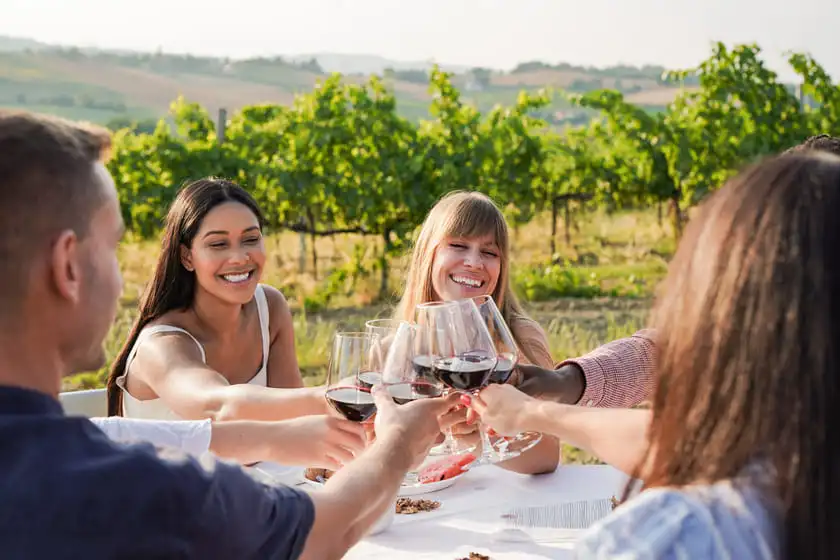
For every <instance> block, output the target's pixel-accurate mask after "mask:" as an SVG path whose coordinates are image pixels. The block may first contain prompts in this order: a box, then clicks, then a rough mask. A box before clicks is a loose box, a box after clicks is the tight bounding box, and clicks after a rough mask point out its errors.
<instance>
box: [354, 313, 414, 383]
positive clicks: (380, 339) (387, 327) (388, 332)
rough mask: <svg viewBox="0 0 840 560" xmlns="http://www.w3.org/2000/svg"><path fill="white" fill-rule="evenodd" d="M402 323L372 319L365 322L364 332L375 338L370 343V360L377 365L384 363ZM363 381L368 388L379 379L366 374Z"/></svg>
mask: <svg viewBox="0 0 840 560" xmlns="http://www.w3.org/2000/svg"><path fill="white" fill-rule="evenodd" d="M403 322H404V321H400V320H397V319H372V320H370V321H367V322H365V332H367V333H369V334H371V335H373V336H374V337H375V338H374V340H373V341H372V347H371V352H372V353H373V356H372V359H373V360H375V361H378V362H379V363H384V361H385V357H386V356H387V354H388V348H389V347H390V345H391V342H392V341H393V339H394V336H395V335H396V334H397V329H398V328H399V327H400V324H402V323H403ZM363 381H364V382H365V383H367V384H368V386H370V387H373V386H374V385H377V384H378V383H379V382H380V381H381V378H380V377H379V376H377V375H374V374H371V373H368V374H366V375H365V376H364V377H363Z"/></svg>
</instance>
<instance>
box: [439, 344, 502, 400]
mask: <svg viewBox="0 0 840 560" xmlns="http://www.w3.org/2000/svg"><path fill="white" fill-rule="evenodd" d="M495 363H496V357H495V356H488V355H484V354H479V353H467V354H462V355H460V356H453V357H448V358H439V359H437V360H435V361H434V362H433V363H432V373H433V374H434V376H435V378H436V379H438V380H439V381H440V382H441V383H443V384H444V385H446V386H447V387H451V388H453V389H456V390H458V391H464V392H470V393H471V392H475V391H478V390H479V389H481V388H482V387H484V386H485V385H486V384H487V378H488V377H489V376H490V373H491V372H492V371H493V366H494V365H495Z"/></svg>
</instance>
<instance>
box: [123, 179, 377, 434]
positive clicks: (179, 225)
mask: <svg viewBox="0 0 840 560" xmlns="http://www.w3.org/2000/svg"><path fill="white" fill-rule="evenodd" d="M262 226H263V218H262V213H261V212H260V209H259V207H258V206H257V204H256V202H255V201H254V199H253V198H252V197H251V196H250V194H248V192H247V191H245V190H244V189H243V188H241V187H239V186H238V185H236V184H234V183H232V182H230V181H226V180H223V179H215V178H208V179H201V180H198V181H195V182H193V183H191V184H189V185H187V186H186V187H184V188H183V189H182V190H181V191H180V192H179V193H178V195H177V197H176V199H175V201H174V202H173V204H172V206H171V208H170V210H169V213H168V215H167V217H166V225H165V229H164V234H163V242H162V250H161V253H160V257H159V258H158V262H157V266H156V268H155V271H154V274H153V276H152V279H151V281H150V282H149V284H148V286H147V288H146V291H145V293H144V295H143V298H142V300H141V302H140V313H139V316H138V317H137V320H136V322H135V323H134V326H133V328H132V329H131V333H130V334H129V337H128V340H126V342H125V345H124V346H123V348H122V350H121V351H120V353H119V355H118V356H117V359H116V361H115V362H114V364H113V366H112V368H111V371H110V375H109V377H108V414H109V415H111V416H113V415H124V416H127V417H131V418H145V419H158V420H198V419H204V418H209V419H211V420H213V421H217V422H218V421H228V420H257V421H260V420H264V421H274V420H287V419H291V418H296V417H300V416H306V415H320V416H323V424H324V426H323V427H324V429H325V430H328V431H330V432H332V435H334V436H339V438H338V439H339V440H341V441H343V442H344V443H345V445H346V447H347V448H348V449H352V450H360V449H361V448H362V447H363V445H364V437H363V432H362V430H361V427H360V426H358V425H356V424H355V423H352V422H347V421H341V422H334V421H333V420H330V419H329V418H328V417H327V415H328V410H327V407H326V404H325V399H324V396H323V388H318V387H314V388H304V387H303V381H302V379H301V375H300V372H299V370H298V365H297V359H296V356H295V345H294V328H293V325H292V316H291V313H290V311H289V306H288V304H287V303H286V300H285V298H284V297H283V295H282V294H281V293H280V292H279V291H278V290H276V289H275V288H273V287H271V286H268V285H265V284H261V283H260V282H259V280H260V277H261V274H262V270H263V266H264V265H265V260H266V255H265V247H264V245H263V237H262ZM310 428H311V427H310ZM310 432H312V430H311V429H310ZM322 432H323V430H319V431H317V433H322ZM312 434H313V435H316V433H315V432H312ZM316 437H317V436H316Z"/></svg>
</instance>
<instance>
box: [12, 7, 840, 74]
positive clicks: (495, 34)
mask: <svg viewBox="0 0 840 560" xmlns="http://www.w3.org/2000/svg"><path fill="white" fill-rule="evenodd" d="M831 4H832V2H831V1H830V0H796V1H794V2H789V1H784V0H577V1H574V2H573V1H568V0H553V1H552V0H413V1H407V0H298V1H288V0H273V1H272V0H235V1H232V2H231V1H227V2H223V1H221V0H217V1H216V2H213V1H212V0H202V1H198V0H142V1H138V0H131V1H128V0H0V14H2V16H0V34H7V35H15V36H25V37H32V38H35V39H38V40H41V41H46V42H56V43H62V44H77V45H80V46H99V47H112V48H129V49H137V50H154V49H157V48H158V47H160V48H162V49H163V50H164V51H167V52H191V53H194V54H213V55H226V56H231V57H245V56H253V55H277V54H280V55H282V54H301V53H316V52H325V51H329V52H339V53H365V54H379V55H383V56H386V57H389V58H394V59H401V60H428V59H434V60H437V61H439V62H446V63H450V64H466V65H482V66H490V67H495V68H504V69H507V68H510V67H512V66H514V65H515V64H516V63H518V62H522V61H525V60H534V59H539V60H544V61H548V62H556V61H566V62H572V63H577V64H588V65H595V66H606V65H611V64H616V63H619V62H624V63H632V64H643V63H656V64H663V65H665V66H668V67H687V66H692V65H694V64H695V63H696V62H698V61H699V60H701V59H703V58H704V57H706V56H707V55H708V53H709V52H710V51H709V48H710V43H711V41H714V40H722V41H724V42H727V43H732V42H753V41H754V42H757V43H758V44H759V45H761V46H762V47H763V48H764V49H765V51H766V53H767V60H768V61H770V62H771V64H772V66H773V67H774V69H776V70H783V69H784V64H782V63H781V62H780V61H781V60H782V58H781V55H782V53H783V52H784V51H786V50H796V51H809V52H811V53H812V54H813V55H814V56H815V57H816V58H817V60H818V61H819V62H821V63H822V64H823V65H824V66H825V67H826V68H827V69H828V70H829V71H830V72H831V73H832V74H833V75H834V76H835V77H838V78H840V48H838V46H839V45H840V39H834V40H832V39H830V37H831V36H832V35H835V36H836V35H837V34H838V29H840V8H832V6H831ZM213 6H215V7H213ZM783 75H789V74H787V73H783Z"/></svg>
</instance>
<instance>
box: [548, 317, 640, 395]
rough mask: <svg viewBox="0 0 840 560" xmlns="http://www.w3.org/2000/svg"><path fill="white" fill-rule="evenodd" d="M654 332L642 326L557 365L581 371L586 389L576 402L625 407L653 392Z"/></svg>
mask: <svg viewBox="0 0 840 560" xmlns="http://www.w3.org/2000/svg"><path fill="white" fill-rule="evenodd" d="M654 334H655V331H653V330H651V329H645V330H641V331H638V332H636V333H635V334H633V335H632V336H629V337H627V338H621V339H618V340H614V341H612V342H609V343H607V344H604V345H603V346H599V347H598V348H596V349H595V350H593V351H592V352H590V353H589V354H586V355H585V356H582V357H580V358H576V359H573V360H566V361H564V362H561V363H559V364H557V367H558V368H559V367H560V366H562V365H565V364H570V363H571V364H576V365H577V366H579V367H580V368H581V369H582V370H583V376H584V378H585V379H586V390H585V391H584V392H583V396H582V397H581V399H580V401H579V402H578V404H581V405H585V406H597V407H602V408H627V407H631V406H634V405H637V404H639V403H640V402H643V401H645V400H647V399H650V398H651V396H652V395H653V380H654V359H655V357H654V349H655V345H654V340H653V337H654Z"/></svg>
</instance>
